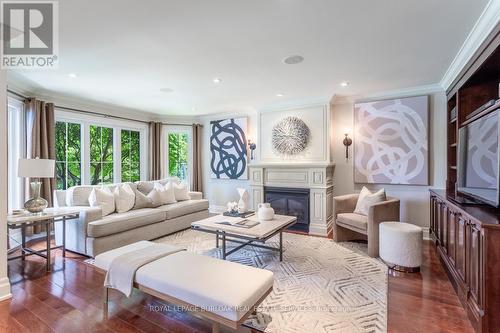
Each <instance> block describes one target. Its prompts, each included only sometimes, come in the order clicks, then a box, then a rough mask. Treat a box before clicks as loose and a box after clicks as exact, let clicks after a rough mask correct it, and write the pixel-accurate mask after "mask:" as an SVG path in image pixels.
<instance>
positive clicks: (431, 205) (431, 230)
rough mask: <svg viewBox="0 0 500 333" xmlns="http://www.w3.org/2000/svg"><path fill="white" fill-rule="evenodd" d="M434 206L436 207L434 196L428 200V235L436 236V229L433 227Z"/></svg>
mask: <svg viewBox="0 0 500 333" xmlns="http://www.w3.org/2000/svg"><path fill="white" fill-rule="evenodd" d="M435 206H436V197H435V196H431V199H430V214H431V215H430V219H429V223H430V225H429V233H430V235H431V236H432V235H434V236H435V235H436V229H435V227H434V225H435V219H436V214H435V209H436V208H435Z"/></svg>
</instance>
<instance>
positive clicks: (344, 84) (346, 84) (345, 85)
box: [340, 81, 349, 87]
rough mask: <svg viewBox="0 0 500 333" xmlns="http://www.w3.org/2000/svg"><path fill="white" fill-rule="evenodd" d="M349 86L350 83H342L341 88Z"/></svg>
mask: <svg viewBox="0 0 500 333" xmlns="http://www.w3.org/2000/svg"><path fill="white" fill-rule="evenodd" d="M348 85H349V82H347V81H343V82H340V86H341V87H347V86H348Z"/></svg>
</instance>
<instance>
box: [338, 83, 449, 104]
mask: <svg viewBox="0 0 500 333" xmlns="http://www.w3.org/2000/svg"><path fill="white" fill-rule="evenodd" d="M444 92H445V90H444V89H443V87H442V86H441V85H440V84H438V83H434V84H427V85H422V86H416V87H408V88H402V89H394V90H386V91H379V92H374V93H368V94H363V95H352V96H335V98H334V99H333V100H332V105H342V104H353V103H355V102H369V101H373V100H380V99H389V98H403V97H412V96H419V95H428V94H435V93H444Z"/></svg>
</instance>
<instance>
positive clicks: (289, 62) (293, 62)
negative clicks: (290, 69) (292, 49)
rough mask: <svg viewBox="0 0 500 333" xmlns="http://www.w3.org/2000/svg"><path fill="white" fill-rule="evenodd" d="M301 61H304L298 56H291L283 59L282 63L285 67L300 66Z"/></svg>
mask: <svg viewBox="0 0 500 333" xmlns="http://www.w3.org/2000/svg"><path fill="white" fill-rule="evenodd" d="M302 61H304V57H303V56H300V55H297V54H296V55H291V56H289V57H286V58H285V59H283V62H284V63H285V64H287V65H296V64H300V63H301V62H302Z"/></svg>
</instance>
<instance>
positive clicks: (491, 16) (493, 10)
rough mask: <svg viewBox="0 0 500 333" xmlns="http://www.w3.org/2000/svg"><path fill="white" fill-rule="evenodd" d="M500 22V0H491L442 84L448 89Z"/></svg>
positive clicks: (447, 71)
mask: <svg viewBox="0 0 500 333" xmlns="http://www.w3.org/2000/svg"><path fill="white" fill-rule="evenodd" d="M499 22H500V0H490V1H489V2H488V4H487V5H486V7H485V8H484V10H483V12H482V13H481V16H479V19H478V20H477V21H476V24H474V27H472V30H471V32H470V33H469V35H468V36H467V38H466V39H465V41H464V43H463V44H462V46H461V47H460V50H459V51H458V53H457V55H456V56H455V58H454V59H453V61H452V62H451V64H450V66H449V67H448V69H447V70H446V72H445V73H444V75H443V78H442V79H441V82H440V85H441V86H442V87H443V88H444V89H445V90H447V89H448V88H449V87H450V85H451V84H452V83H453V80H455V78H456V77H457V76H458V75H459V74H460V71H461V70H462V69H463V68H464V67H465V65H466V64H467V62H468V61H469V60H470V59H471V58H472V56H473V55H474V53H475V52H476V51H477V49H478V47H479V46H480V45H481V44H482V43H483V42H484V40H485V39H486V38H487V37H488V35H489V34H490V33H491V32H492V31H493V29H495V27H496V25H497V24H498V23H499Z"/></svg>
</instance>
